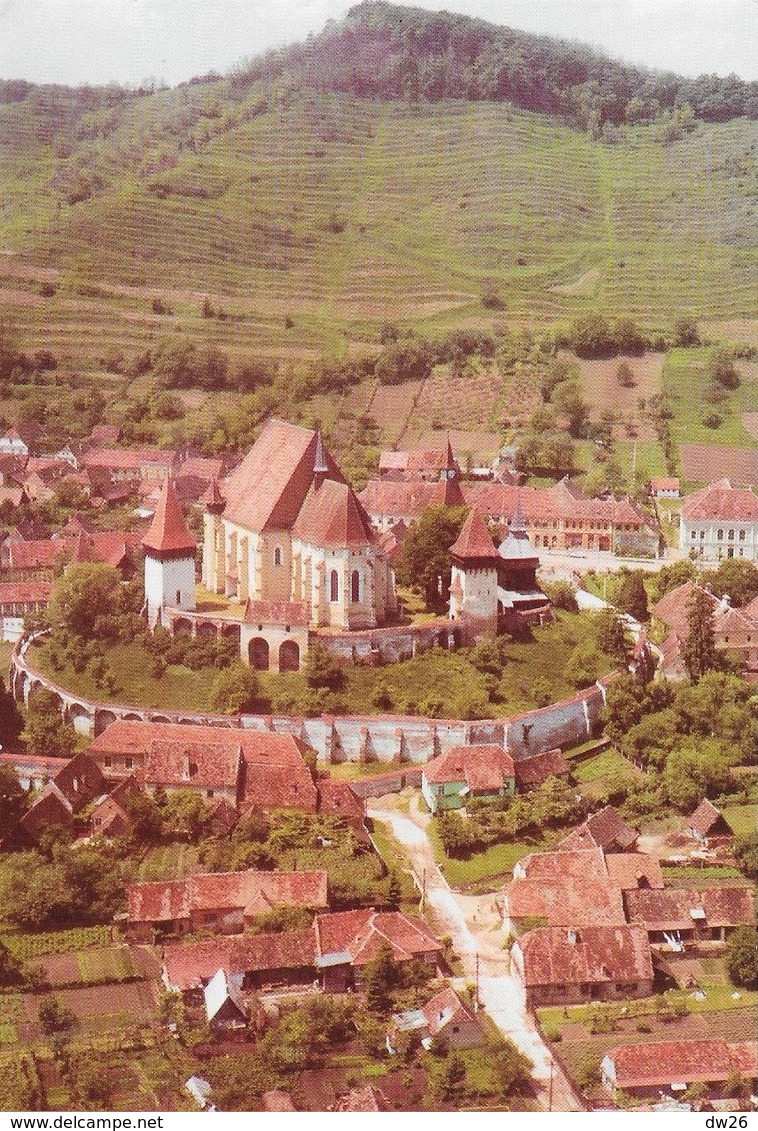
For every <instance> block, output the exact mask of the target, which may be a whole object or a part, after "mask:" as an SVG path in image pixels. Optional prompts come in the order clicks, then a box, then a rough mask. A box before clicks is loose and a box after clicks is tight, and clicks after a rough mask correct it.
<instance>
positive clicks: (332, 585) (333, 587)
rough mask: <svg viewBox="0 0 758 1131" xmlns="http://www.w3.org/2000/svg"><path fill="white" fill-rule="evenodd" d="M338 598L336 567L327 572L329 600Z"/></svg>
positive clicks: (338, 585)
mask: <svg viewBox="0 0 758 1131" xmlns="http://www.w3.org/2000/svg"><path fill="white" fill-rule="evenodd" d="M339 599H340V579H339V574H338V573H337V570H336V569H333V570H332V572H331V573H330V574H329V600H330V601H339Z"/></svg>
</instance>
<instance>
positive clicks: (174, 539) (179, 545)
mask: <svg viewBox="0 0 758 1131" xmlns="http://www.w3.org/2000/svg"><path fill="white" fill-rule="evenodd" d="M142 545H143V546H144V547H145V549H146V550H149V551H152V552H154V553H159V554H169V553H170V554H175V553H182V552H185V553H187V554H192V555H194V553H195V549H196V548H197V542H196V541H195V538H194V537H193V535H192V534H191V533H190V530H189V527H188V526H187V523H186V522H185V521H184V516H183V514H182V508H181V507H180V506H179V500H178V499H177V497H176V490H175V488H174V484H173V482H172V481H171V479H169V478H166V479H165V480H164V483H163V489H162V492H161V497H160V499H159V500H158V506H157V508H156V511H155V514H154V515H153V521H152V523H151V525H150V529H149V530H148V532H147V534H146V535H145V537H144V538H143V539H142Z"/></svg>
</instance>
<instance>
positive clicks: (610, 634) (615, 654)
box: [594, 609, 628, 664]
mask: <svg viewBox="0 0 758 1131" xmlns="http://www.w3.org/2000/svg"><path fill="white" fill-rule="evenodd" d="M594 619H595V640H596V642H597V646H598V648H599V649H600V651H601V652H605V654H606V655H607V656H610V657H611V659H613V660H614V661H615V662H616V663H619V664H623V663H625V661H626V655H627V648H628V646H627V640H626V631H625V629H624V624H623V622H622V620H621V618H620V617H619V615H618V614H617V613H616V612H615V610H614V609H601V611H600V612H599V613H596V614H595V618H594Z"/></svg>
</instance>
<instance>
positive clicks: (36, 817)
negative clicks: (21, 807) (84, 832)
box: [10, 754, 107, 844]
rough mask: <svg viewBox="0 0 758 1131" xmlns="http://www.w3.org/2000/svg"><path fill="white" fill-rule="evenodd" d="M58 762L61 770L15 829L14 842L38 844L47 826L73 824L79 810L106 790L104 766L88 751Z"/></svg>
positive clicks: (12, 838) (12, 839) (12, 834)
mask: <svg viewBox="0 0 758 1131" xmlns="http://www.w3.org/2000/svg"><path fill="white" fill-rule="evenodd" d="M58 764H59V766H60V769H59V770H58V772H57V773H56V774H55V775H54V777H52V778H51V779H50V780H49V781H48V782H47V784H46V785H45V787H44V789H43V790H42V793H41V794H40V795H39V797H38V798H37V799H36V801H35V802H34V804H33V805H32V806H31V807H30V808H29V809H27V811H26V812H25V813H24V814H23V815H22V817H21V818H20V819H19V821H18V823H17V825H16V827H15V829H14V830H13V832H12V833H11V837H10V839H11V841H12V842H13V843H19V844H30V843H31V844H36V842H37V841H38V840H39V838H40V836H41V835H42V833H43V832H45V831H46V830H47V829H49V828H51V827H53V826H55V825H63V826H68V825H70V824H71V822H72V820H73V818H74V816H75V815H76V814H77V813H80V812H81V810H82V809H84V808H85V806H87V805H89V804H90V802H92V801H94V800H95V798H97V797H99V796H100V795H101V794H103V793H104V792H105V791H106V788H107V786H106V781H105V778H104V776H103V774H102V772H101V771H100V767H99V766H98V764H97V762H96V761H95V760H94V759H93V758H91V757H90V756H89V755H88V754H76V755H75V756H74V757H73V758H70V759H68V760H67V761H65V762H63V761H62V760H59V763H58Z"/></svg>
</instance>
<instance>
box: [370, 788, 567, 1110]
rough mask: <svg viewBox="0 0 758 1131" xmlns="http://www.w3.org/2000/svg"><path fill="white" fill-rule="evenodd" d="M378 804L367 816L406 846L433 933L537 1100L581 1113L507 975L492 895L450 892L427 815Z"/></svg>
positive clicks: (515, 984) (520, 992)
mask: <svg viewBox="0 0 758 1131" xmlns="http://www.w3.org/2000/svg"><path fill="white" fill-rule="evenodd" d="M380 805H381V799H379V800H378V801H373V800H370V801H369V803H368V813H369V816H370V817H372V818H373V819H374V820H376V821H382V822H383V823H384V824H387V825H389V826H390V828H391V829H392V832H393V835H394V836H395V839H396V840H398V841H399V842H400V844H401V845H402V846H403V848H404V849H405V850H406V853H407V855H408V857H409V859H410V862H411V867H412V869H413V873H414V876H415V878H416V882H417V884H418V886H419V889H420V890H421V892H422V893H423V894H422V898H423V899H424V900H425V902H426V905H427V908H428V910H429V911H431V914H432V916H433V918H434V919H435V920H436V926H437V929H438V933H439V934H441V935H445V934H448V935H449V936H450V938H451V939H452V944H453V950H454V951H455V953H456V954H457V955H458V956H459V957H460V959H461V964H462V966H463V971H464V974H465V977H466V981H467V982H468V983H471V984H476V982H477V978H478V984H479V1001H480V1004H481V1006H482V1008H484V1009H485V1010H486V1012H487V1013H488V1014H489V1016H490V1017H491V1018H492V1020H493V1021H494V1023H495V1025H497V1027H498V1029H499V1030H500V1032H501V1033H502V1034H503V1036H505V1037H508V1038H510V1040H512V1041H513V1043H514V1044H515V1045H516V1046H517V1048H519V1049H521V1051H522V1052H523V1053H525V1054H526V1055H527V1056H528V1057H529V1059H530V1060H531V1061H532V1063H533V1065H534V1077H535V1080H536V1081H537V1084H538V1086H539V1091H540V1095H539V1099H540V1103H541V1104H542V1106H543V1107H545V1108H548V1107H550V1106H551V1105H552V1110H553V1111H582V1110H583V1108H582V1105H581V1104H580V1103H579V1102H578V1100H577V1098H576V1096H575V1095H574V1092H573V1090H572V1088H571V1086H570V1084H569V1082H568V1080H567V1079H566V1077H565V1075H564V1073H563V1072H562V1070H561V1068H560V1066H559V1065H558V1064H557V1063H556V1062H555V1060H554V1059H553V1057H552V1056H551V1054H550V1051H549V1049H548V1047H547V1045H546V1044H545V1042H544V1041H543V1039H542V1037H541V1036H540V1034H539V1032H538V1030H537V1028H536V1026H535V1025H534V1022H533V1021H532V1019H531V1017H530V1016H529V1014H528V1012H527V1009H526V1001H525V996H524V991H523V988H522V987H521V986H520V984H519V982H518V981H517V980H516V978H514V977H513V975H512V974H511V973H510V962H509V957H508V953H507V951H506V950H505V949H504V947H503V943H504V941H505V938H504V935H503V933H502V931H501V929H500V916H499V912H498V910H497V905H496V902H495V900H496V895H495V893H490V894H488V895H483V896H464V895H460V894H458V893H457V892H454V891H453V890H452V889H451V887H450V885H449V884H448V882H447V880H446V879H445V877H444V876H443V874H442V872H441V871H440V868H439V865H438V864H437V862H436V860H435V858H434V850H433V848H432V845H431V843H430V841H429V838H428V836H427V834H426V830H425V828H424V825H425V824H426V823H428V820H429V817H428V815H425V814H422V813H420V812H419V810H418V809H417V808H415V810H414V809H412V811H411V814H410V815H409V816H406V815H404V814H402V813H399V812H397V810H393V809H388V808H381V807H380Z"/></svg>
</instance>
